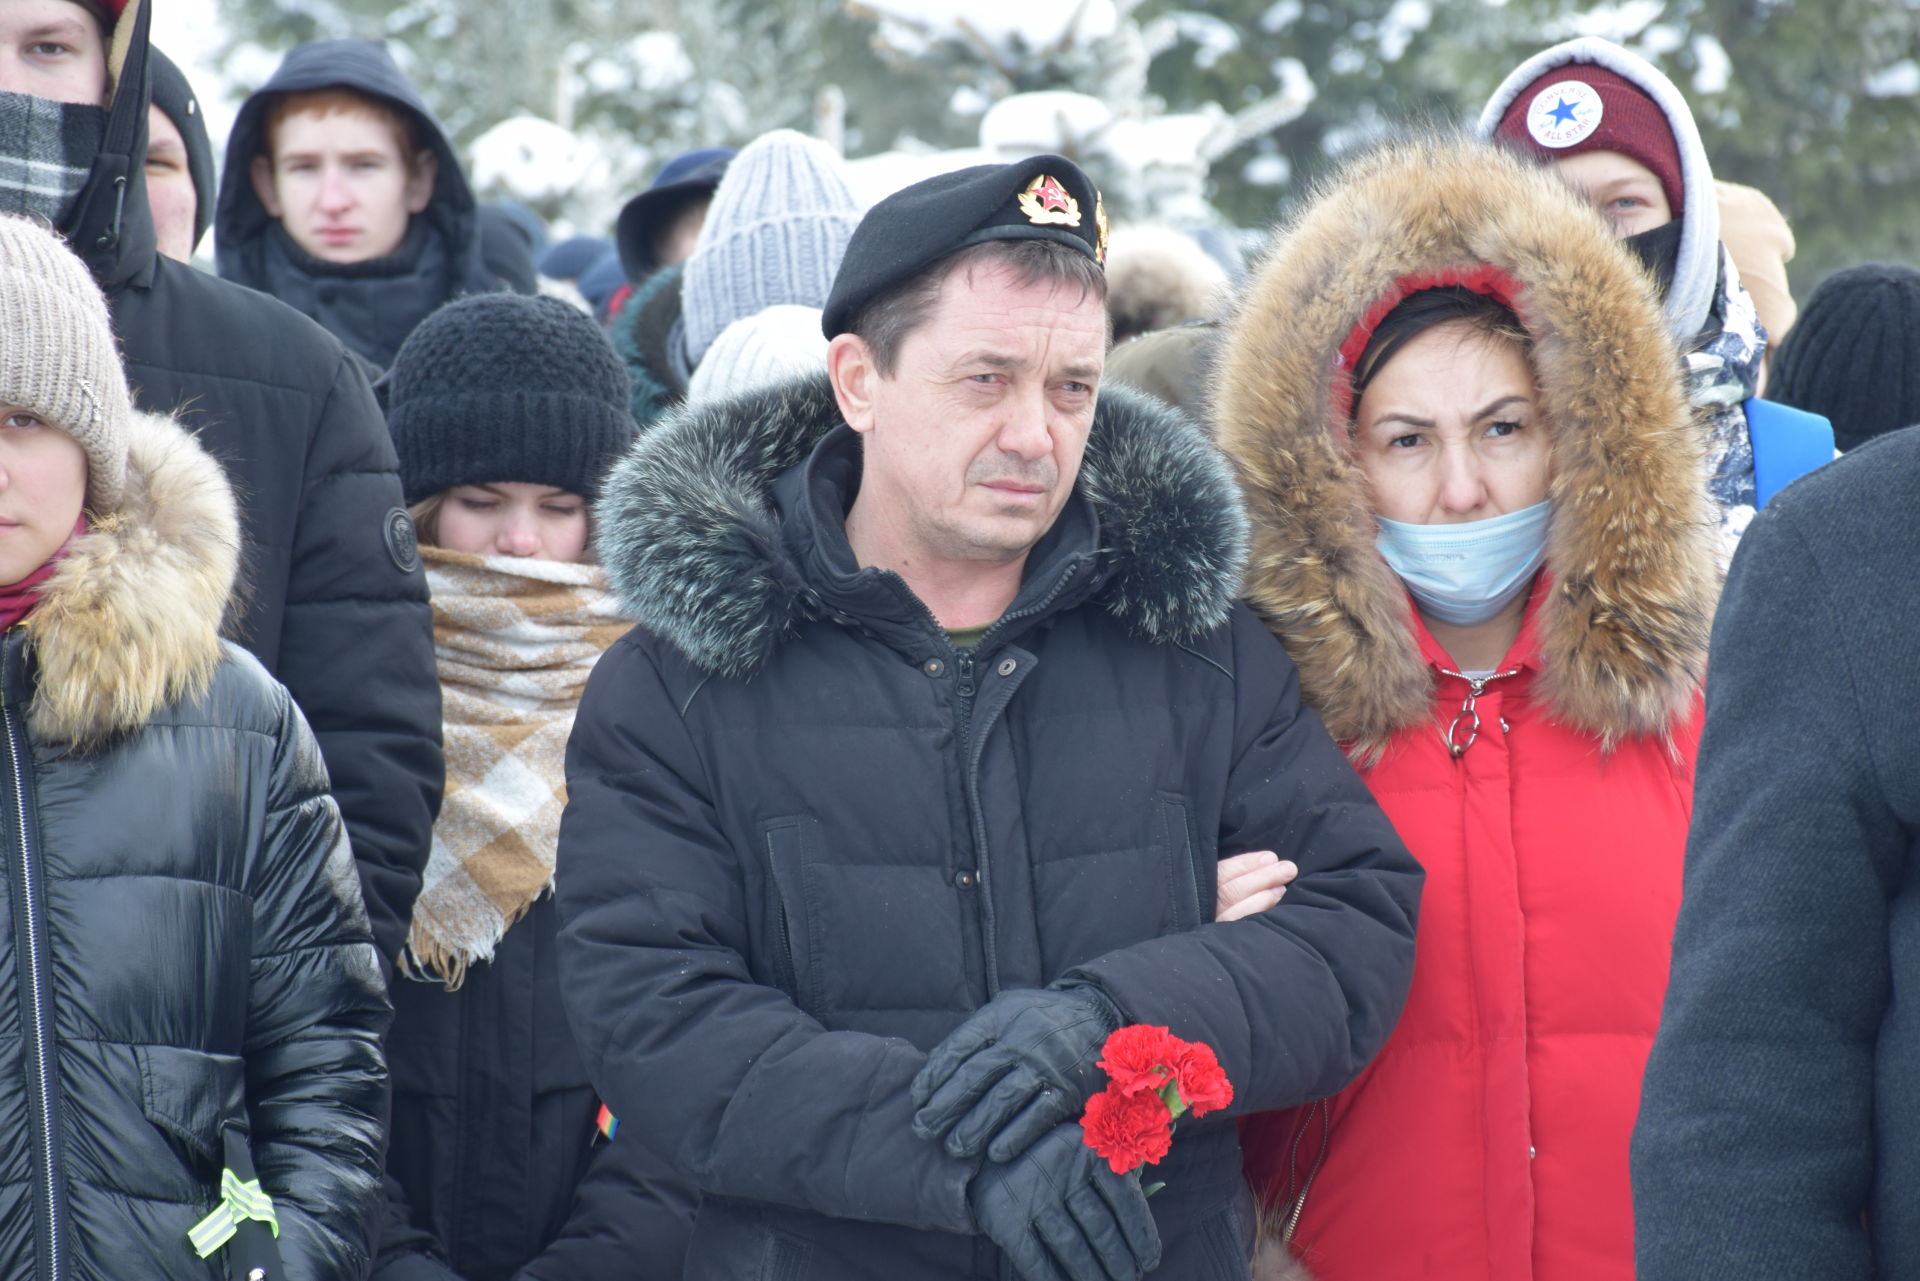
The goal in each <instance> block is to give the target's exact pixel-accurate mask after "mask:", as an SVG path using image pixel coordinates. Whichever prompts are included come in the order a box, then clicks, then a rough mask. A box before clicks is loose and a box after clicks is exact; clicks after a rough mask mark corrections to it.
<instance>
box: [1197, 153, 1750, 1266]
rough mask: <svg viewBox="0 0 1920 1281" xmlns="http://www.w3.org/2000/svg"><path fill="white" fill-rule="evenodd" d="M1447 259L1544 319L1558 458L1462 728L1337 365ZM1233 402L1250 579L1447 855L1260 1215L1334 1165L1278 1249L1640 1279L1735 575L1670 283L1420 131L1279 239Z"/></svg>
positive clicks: (1447, 280)
mask: <svg viewBox="0 0 1920 1281" xmlns="http://www.w3.org/2000/svg"><path fill="white" fill-rule="evenodd" d="M1440 284H1459V285H1464V286H1466V287H1468V288H1471V289H1474V290H1477V291H1479V292H1482V293H1488V294H1492V295H1494V296H1496V297H1498V298H1500V299H1501V300H1502V301H1504V302H1506V303H1507V304H1508V305H1509V306H1510V307H1511V308H1512V309H1513V310H1514V311H1515V312H1516V314H1517V315H1518V316H1519V318H1520V320H1521V322H1522V323H1523V324H1524V325H1525V326H1526V327H1527V329H1528V332H1529V335H1530V337H1531V338H1532V348H1531V352H1530V356H1529V359H1530V364H1531V367H1532V369H1533V372H1534V377H1535V383H1536V389H1537V391H1538V394H1539V404H1540V408H1541V414H1542V419H1543V421H1544V423H1545V424H1546V426H1547V427H1548V428H1549V429H1550V430H1551V432H1552V436H1551V441H1552V448H1553V469H1554V475H1553V485H1552V489H1551V493H1550V498H1551V501H1552V503H1553V523H1552V528H1551V532H1550V534H1549V536H1548V542H1547V559H1546V568H1545V570H1544V571H1543V572H1542V574H1541V575H1540V576H1539V578H1538V580H1537V581H1536V584H1535V588H1534V594H1533V596H1532V598H1531V599H1530V600H1529V603H1528V606H1527V612H1526V616H1525V622H1524V627H1523V630H1522V631H1521V633H1520V636H1519V639H1518V640H1517V641H1516V643H1515V644H1514V646H1513V647H1512V649H1511V651H1510V652H1509V655H1508V661H1507V662H1506V663H1504V664H1503V665H1502V666H1501V667H1500V668H1498V669H1496V670H1497V671H1499V672H1502V673H1505V672H1512V673H1513V674H1512V675H1501V676H1497V677H1495V678H1493V679H1491V680H1489V681H1487V682H1486V683H1485V687H1484V690H1483V692H1482V693H1481V694H1480V695H1479V696H1478V698H1477V699H1476V700H1475V705H1474V707H1473V708H1472V709H1471V710H1467V711H1466V714H1465V716H1464V717H1462V712H1463V704H1464V703H1465V701H1466V699H1467V695H1468V692H1469V687H1468V683H1467V682H1466V681H1465V680H1464V679H1462V678H1461V677H1458V676H1447V675H1442V674H1441V670H1442V669H1443V668H1445V669H1452V668H1453V664H1452V663H1451V662H1450V661H1449V660H1448V658H1447V656H1446V654H1445V652H1444V651H1442V650H1441V649H1440V647H1439V646H1438V645H1437V644H1436V643H1435V641H1434V640H1433V638H1432V636H1431V635H1430V634H1428V632H1427V630H1426V629H1425V627H1423V626H1421V625H1420V623H1419V622H1418V619H1417V616H1416V615H1415V613H1414V611H1413V609H1412V607H1411V605H1410V602H1409V600H1408V597H1407V593H1406V589H1405V587H1404V586H1403V585H1402V584H1401V583H1400V581H1399V579H1398V578H1397V577H1396V576H1395V575H1394V573H1393V571H1392V570H1391V569H1390V568H1389V567H1388V566H1387V564H1386V562H1385V561H1384V560H1383V559H1382V557H1381V556H1380V553H1379V551H1378V549H1377V547H1376V545H1375V543H1376V540H1377V537H1378V526H1377V524H1376V522H1375V520H1374V516H1373V512H1372V508H1371V503H1370V500H1369V496H1368V494H1367V492H1366V489H1365V487H1364V485H1363V483H1362V481H1361V479H1360V476H1359V473H1358V471H1357V469H1356V468H1354V467H1353V466H1352V465H1351V464H1350V463H1349V462H1348V461H1347V458H1346V455H1345V452H1344V442H1345V441H1346V440H1347V433H1348V426H1349V422H1350V419H1349V416H1348V399H1349V397H1348V395H1347V391H1346V379H1345V377H1344V374H1343V373H1342V372H1341V371H1342V370H1344V369H1345V368H1347V367H1349V366H1350V364H1351V362H1352V360H1353V359H1354V358H1356V357H1357V356H1358V355H1359V354H1360V351H1361V350H1362V349H1363V348H1364V346H1365V343H1366V341H1367V338H1368V337H1369V335H1370V332H1371V327H1372V326H1373V325H1375V324H1378V323H1379V321H1380V319H1381V318H1382V317H1383V316H1384V315H1385V314H1386V312H1387V311H1388V310H1389V309H1391V307H1392V306H1393V305H1394V304H1395V303H1396V302H1397V301H1398V300H1399V299H1400V298H1402V297H1404V296H1405V295H1406V294H1408V293H1410V292H1412V291H1415V290H1418V289H1421V288H1427V287H1431V286H1434V285H1440ZM1213 417H1214V425H1215V431H1216V435H1217V438H1218V439H1219V441H1220V443H1221V445H1222V446H1223V447H1224V448H1225V449H1226V450H1227V452H1228V453H1229V454H1230V455H1231V456H1232V457H1233V459H1234V461H1235V464H1236V466H1237V468H1238V470H1239V474H1240V479H1241V484H1242V490H1243V492H1244V494H1245V495H1246V499H1247V505H1248V513H1249V516H1250V518H1251V520H1252V524H1253V547H1252V567H1251V569H1250V570H1249V573H1248V580H1247V596H1248V599H1249V601H1250V602H1251V603H1252V604H1253V605H1254V607H1255V608H1256V609H1257V610H1258V611H1259V613H1260V614H1261V616H1262V617H1263V618H1265V619H1266V620H1267V622H1268V625H1269V626H1270V627H1272V629H1273V630H1274V632H1275V633H1276V634H1277V635H1278V636H1279V637H1280V639H1281V641H1282V642H1283V643H1284V644H1285V645H1286V647H1287V649H1288V651H1289V653H1291V654H1292V656H1293V659H1294V662H1295V664H1296V666H1297V667H1298V668H1299V671H1300V680H1301V689H1302V693H1303V696H1304V697H1305V699H1306V701H1307V702H1308V703H1310V704H1311V705H1312V706H1313V707H1314V708H1315V710H1317V711H1318V712H1319V713H1320V715H1321V716H1322V718H1323V719H1324V720H1325V721H1326V724H1327V728H1328V729H1329V730H1330V731H1332V733H1333V734H1334V736H1335V738H1337V739H1339V740H1340V741H1342V742H1344V743H1347V744H1349V745H1350V748H1351V750H1352V752H1353V755H1354V757H1355V759H1356V760H1357V761H1358V762H1359V764H1360V766H1361V769H1362V772H1363V773H1364V774H1365V776H1366V779H1367V782H1368V784H1369V786H1370V787H1371V788H1372V789H1373V792H1374V795H1375V796H1376V797H1377V798H1378V799H1379V801H1380V802H1381V804H1382V806H1383V807H1384V808H1385V809H1386V811H1387V814H1388V816H1389V817H1390V818H1392V819H1393V822H1394V825H1395V826H1396V827H1397V828H1398V829H1399V831H1400V835H1401V837H1402V838H1403V839H1404V840H1405V841H1406V842H1407V846H1408V848H1410V849H1411V850H1412V851H1413V853H1414V856H1415V857H1416V858H1418V859H1419V860H1420V861H1421V863H1423V864H1424V865H1425V867H1426V869H1427V890H1426V896H1425V900H1424V902H1423V904H1422V908H1421V914H1420V925H1419V934H1418V941H1417V945H1416V946H1417V955H1416V960H1415V967H1414V979H1413V989H1412V994H1411V996H1410V997H1409V999H1408V1001H1407V1005H1406V1009H1405V1012H1404V1014H1403V1015H1402V1016H1401V1021H1400V1024H1399V1027H1398V1028H1397V1030H1396V1031H1395V1032H1394V1034H1393V1036H1392V1037H1391V1038H1390V1039H1389V1040H1388V1042H1387V1046H1386V1048H1385V1049H1384V1050H1383V1051H1382V1052H1381V1054H1380V1056H1379V1057H1378V1059H1377V1060H1376V1061H1375V1062H1374V1064H1373V1065H1372V1066H1370V1067H1369V1068H1368V1069H1367V1070H1366V1071H1365V1072H1364V1073H1363V1074H1362V1075H1361V1076H1360V1078H1359V1079H1358V1080H1357V1081H1356V1082H1355V1083H1354V1084H1353V1085H1351V1086H1349V1087H1348V1088H1347V1089H1346V1090H1343V1091H1342V1092H1341V1093H1340V1094H1339V1095H1337V1096H1335V1097H1334V1098H1333V1099H1332V1100H1330V1101H1328V1102H1327V1103H1326V1104H1325V1105H1324V1106H1322V1105H1315V1106H1312V1107H1309V1108H1304V1109H1296V1110H1295V1111H1294V1112H1292V1113H1285V1114H1279V1115H1275V1116H1269V1117H1265V1118H1258V1119H1255V1120H1253V1121H1250V1122H1249V1123H1248V1129H1249V1133H1248V1136H1247V1137H1248V1142H1247V1152H1248V1168H1249V1172H1250V1174H1251V1176H1252V1177H1253V1179H1254V1181H1255V1184H1256V1188H1257V1190H1258V1191H1259V1192H1260V1193H1261V1194H1262V1196H1263V1198H1264V1199H1265V1200H1266V1202H1267V1204H1268V1205H1269V1207H1272V1208H1274V1209H1276V1210H1277V1212H1278V1213H1277V1214H1276V1215H1275V1216H1273V1217H1272V1218H1271V1219H1270V1221H1271V1222H1278V1223H1281V1224H1284V1223H1285V1222H1286V1218H1287V1216H1288V1214H1289V1212H1290V1210H1291V1209H1292V1206H1293V1203H1294V1199H1293V1197H1292V1196H1291V1193H1297V1192H1298V1190H1299V1186H1300V1183H1301V1181H1302V1179H1303V1178H1304V1176H1305V1175H1306V1173H1307V1172H1308V1171H1309V1170H1313V1169H1314V1167H1315V1165H1316V1161H1317V1160H1318V1169H1317V1173H1315V1175H1314V1177H1313V1179H1312V1184H1311V1188H1310V1190H1309V1192H1308V1195H1307V1196H1306V1199H1305V1203H1304V1209H1303V1210H1302V1212H1301V1215H1300V1219H1299V1222H1298V1226H1297V1230H1296V1231H1295V1232H1294V1234H1293V1236H1292V1240H1291V1242H1290V1244H1291V1246H1292V1248H1293V1250H1294V1252H1295V1253H1296V1254H1298V1255H1299V1256H1300V1257H1301V1258H1303V1259H1304V1261H1305V1263H1306V1265H1307V1266H1308V1268H1310V1269H1311V1270H1312V1271H1313V1272H1314V1273H1315V1275H1316V1276H1317V1277H1318V1278H1319V1281H1411V1279H1414V1278H1428V1279H1439V1281H1630V1278H1631V1277H1632V1273H1633V1216H1632V1213H1631V1205H1630V1189H1629V1183H1628V1175H1627V1159H1628V1140H1629V1136H1630V1133H1631V1130H1632V1127H1633V1121H1634V1116H1635V1111H1636V1109H1637V1107H1638V1103H1639V1092H1640V1076H1641V1071H1642V1067H1643V1065H1644V1063H1645V1060H1646V1057H1647V1053H1648V1050H1649V1048H1650V1046H1651V1043H1652V1040H1653V1035H1654V1030H1655V1026H1656V1024H1657V1022H1658V1020H1659V1015H1660V1004H1661V996H1662V989H1663V988H1664V986H1665V983H1666V973H1667V956H1668V949H1669V946H1670V942H1671V935H1672V929H1673V922H1674V917H1675V914H1676V912H1677V910H1678V906H1679V899H1680V876H1681V862H1682V852H1683V849H1684V846H1685V838H1686V828H1687V819H1688V812H1689V809H1690V800H1691V790H1692V773H1693V769H1692V767H1693V756H1694V750H1695V743H1696V740H1697V735H1698V726H1699V719H1700V685H1699V681H1700V676H1701V672H1702V669H1703V667H1704V664H1705V658H1706V634H1707V627H1708V623H1709V621H1710V620H1711V617H1712V612H1713V604H1714V598H1715V595H1716V593H1717V591H1718V586H1719V575H1718V554H1719V546H1718V535H1717V533H1716V531H1715V521H1714V518H1713V516H1712V512H1711V508H1710V506H1709V503H1708V500H1707V497H1706V493H1705V487H1704V485H1703V483H1702V480H1703V476H1704V471H1705V469H1704V467H1703V466H1702V463H1701V455H1702V453H1703V452H1704V448H1705V438H1704V436H1703V434H1702V433H1701V432H1699V431H1698V430H1697V429H1696V428H1695V427H1694V426H1693V424H1692V422H1691V420H1690V418H1689V414H1688V410H1687V405H1686V396H1685V391H1684V388H1683V387H1682V384H1681V376H1680V362H1679V357H1678V355H1677V353H1676V352H1675V351H1674V348H1673V346H1672V343H1671V340H1670V339H1669V338H1668V336H1667V331H1666V325H1665V323H1664V322H1663V320H1662V317H1661V312H1660V306H1659V303H1658V300H1657V299H1656V298H1655V297H1654V296H1653V293H1652V290H1651V288H1650V287H1649V284H1648V282H1647V280H1646V278H1645V276H1644V275H1643V274H1641V273H1640V272H1639V271H1638V270H1637V269H1636V267H1635V265H1634V264H1633V262H1632V261H1631V259H1630V258H1629V256H1628V255H1627V253H1626V252H1625V251H1624V250H1623V249H1622V248H1621V246H1620V245H1619V244H1618V243H1617V242H1616V241H1615V240H1614V239H1613V238H1612V236H1611V235H1610V234H1609V233H1608V231H1607V228H1606V227H1605V225H1604V224H1603V223H1601V221H1600V220H1599V219H1598V218H1597V217H1595V216H1594V214H1593V213H1592V211H1591V210H1589V209H1587V208H1586V207H1585V206H1584V205H1582V204H1581V203H1580V202H1579V201H1578V199H1577V198H1575V197H1574V196H1572V195H1571V194H1570V193H1569V192H1568V191H1567V190H1566V189H1565V188H1564V187H1562V186H1561V185H1560V184H1559V183H1558V181H1557V180H1555V179H1554V178H1553V177H1552V175H1551V174H1549V173H1546V172H1544V171H1541V170H1539V169H1537V168H1535V167H1533V166H1530V165H1528V164H1525V163H1523V162H1521V161H1518V160H1516V159H1515V158H1514V157H1512V156H1510V155H1507V154H1505V153H1503V152H1499V151H1496V150H1494V149H1492V148H1491V147H1487V146H1482V145H1475V144H1470V143H1462V142H1458V141H1449V142H1426V143H1405V144H1399V145H1397V146H1396V147H1393V148H1388V149H1386V150H1384V151H1382V152H1380V153H1376V154H1375V155H1373V156H1370V157H1366V158H1363V159H1361V160H1359V161H1358V162H1356V164H1355V165H1354V166H1353V167H1352V168H1351V169H1350V170H1349V171H1348V174H1347V176H1346V178H1345V179H1344V181H1343V183H1342V185H1341V186H1340V187H1338V188H1337V189H1335V190H1333V191H1332V192H1330V193H1329V194H1328V195H1327V196H1325V197H1324V198H1323V199H1322V200H1320V201H1319V202H1317V203H1316V204H1315V205H1314V206H1312V207H1310V208H1309V209H1308V210H1307V211H1306V212H1305V213H1304V214H1302V216H1301V218H1300V219H1299V221H1298V222H1296V223H1295V224H1294V225H1293V226H1292V227H1291V228H1289V229H1288V231H1287V232H1286V233H1285V234H1284V235H1283V236H1282V238H1281V239H1280V240H1279V241H1278V242H1277V243H1276V245H1275V247H1274V250H1273V252H1272V253H1271V254H1270V255H1269V257H1268V258H1267V259H1266V260H1265V262H1264V263H1263V265H1262V267H1261V269H1260V271H1259V273H1258V274H1257V275H1256V276H1255V277H1254V279H1253V280H1252V281H1251V283H1250V285H1249V287H1248V289H1247V292H1246V295H1245V298H1244V300H1243V304H1242V306H1241V309H1240V311H1239V312H1238V313H1237V314H1236V316H1235V318H1234V320H1233V321H1232V322H1231V324H1230V326H1229V329H1228V332H1227V334H1226V336H1225V339H1224V341H1223V344H1222V348H1221V353H1220V358H1219V362H1218V365H1217V374H1216V386H1215V389H1214V409H1213ZM1476 712H1477V714H1478V717H1479V728H1478V735H1477V737H1473V736H1472V733H1471V731H1472V725H1473V715H1474V713H1476ZM1450 727H1451V732H1452V733H1453V735H1454V737H1453V739H1452V741H1453V743H1455V744H1456V745H1461V746H1463V748H1464V750H1462V751H1460V752H1459V754H1458V755H1457V756H1456V755H1455V754H1454V753H1453V752H1451V751H1450V750H1449V747H1448V741H1449V740H1448V738H1447V735H1448V733H1449V729H1450ZM1470 738H1471V745H1470V746H1465V745H1466V744H1467V743H1468V741H1469V739H1470ZM1278 910H1281V911H1284V910H1285V904H1284V903H1283V904H1282V906H1281V908H1280V909H1278ZM1296 1140H1297V1142H1296ZM1323 1144H1324V1159H1323V1160H1319V1158H1320V1156H1321V1153H1322V1151H1323ZM1290 1168H1291V1170H1292V1171H1293V1177H1292V1179H1291V1188H1289V1182H1290V1180H1289V1171H1290ZM1278 1245H1279V1243H1278V1241H1277V1240H1276V1241H1275V1242H1273V1246H1274V1247H1275V1248H1276V1250H1277V1247H1278Z"/></svg>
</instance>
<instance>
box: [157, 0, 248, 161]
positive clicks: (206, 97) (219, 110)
mask: <svg viewBox="0 0 1920 1281" xmlns="http://www.w3.org/2000/svg"><path fill="white" fill-rule="evenodd" d="M151 2H152V4H153V43H154V44H156V45H158V46H159V47H160V48H161V49H162V50H163V51H164V52H165V53H166V55H167V56H168V57H169V58H172V59H173V60H174V62H176V63H178V64H179V66H180V69H181V70H182V71H184V72H186V73H187V80H188V82H189V83H190V84H192V85H193V91H194V93H195V94H196V95H197V96H198V97H199V99H200V107H201V110H203V111H205V112H206V113H207V115H206V120H207V132H208V133H209V134H211V135H212V136H213V152H214V156H215V157H216V158H218V157H219V156H220V155H221V154H223V153H224V152H225V150H226V144H227V131H228V129H230V128H231V127H232V126H233V114H234V112H235V111H236V110H237V109H238V108H239V106H240V104H239V102H238V101H236V100H234V98H233V93H232V85H231V82H230V81H228V79H227V78H226V77H225V76H224V75H222V74H221V72H220V68H219V66H218V65H217V64H216V63H215V61H214V53H215V51H216V50H217V49H219V47H220V44H221V41H222V40H223V39H224V37H225V30H224V28H223V27H222V25H221V22H220V9H219V6H218V5H217V4H215V3H214V0H151Z"/></svg>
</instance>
